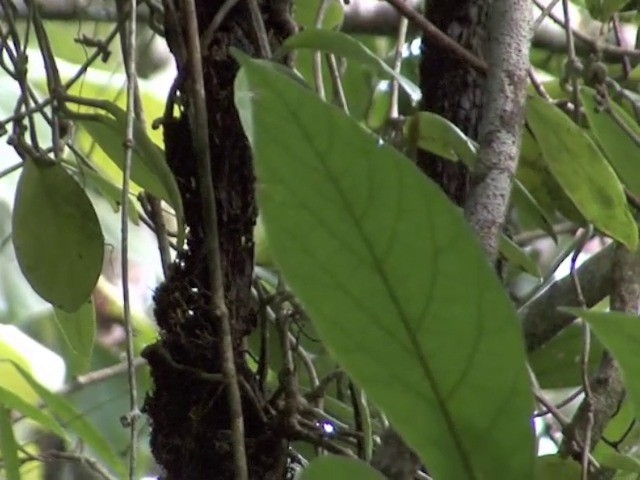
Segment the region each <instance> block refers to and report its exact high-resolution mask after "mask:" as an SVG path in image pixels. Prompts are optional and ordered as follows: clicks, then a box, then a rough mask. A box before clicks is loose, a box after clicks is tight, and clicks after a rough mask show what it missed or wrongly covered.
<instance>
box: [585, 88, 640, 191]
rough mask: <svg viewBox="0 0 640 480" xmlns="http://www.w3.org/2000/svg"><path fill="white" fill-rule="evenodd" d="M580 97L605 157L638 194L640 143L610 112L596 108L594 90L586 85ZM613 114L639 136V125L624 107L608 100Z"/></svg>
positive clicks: (639, 186) (625, 182) (630, 188)
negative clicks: (639, 144)
mask: <svg viewBox="0 0 640 480" xmlns="http://www.w3.org/2000/svg"><path fill="white" fill-rule="evenodd" d="M580 100H581V102H582V105H583V106H584V112H585V114H586V115H587V119H588V120H589V126H590V127H591V130H592V132H593V134H594V136H595V138H596V140H597V141H598V144H599V145H600V146H601V147H602V150H603V151H604V153H605V155H606V156H607V159H608V160H609V162H610V163H611V166H613V168H614V170H615V171H616V172H617V174H618V176H619V177H620V180H621V181H622V183H624V184H625V185H626V186H627V187H628V188H629V190H630V191H631V192H632V193H633V194H635V195H640V161H638V159H639V158H640V146H638V144H636V142H634V141H633V139H632V138H631V137H630V136H629V134H628V133H627V132H625V131H624V130H623V128H622V127H621V126H620V125H618V124H617V123H616V120H615V119H614V117H613V116H612V115H611V112H608V111H605V110H602V109H601V108H599V104H598V100H597V93H596V91H595V90H593V89H591V88H588V87H581V88H580ZM609 105H610V107H611V109H612V110H613V114H614V115H615V116H616V117H617V118H618V119H619V120H620V121H622V122H623V123H624V124H625V125H626V126H627V128H628V129H629V130H630V131H631V132H632V133H633V134H634V135H635V136H636V137H638V138H640V126H638V124H637V123H636V121H635V120H633V118H631V116H630V115H629V114H628V113H627V112H625V110H624V108H622V107H621V106H620V105H618V104H617V103H615V102H609Z"/></svg>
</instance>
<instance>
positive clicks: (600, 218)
mask: <svg viewBox="0 0 640 480" xmlns="http://www.w3.org/2000/svg"><path fill="white" fill-rule="evenodd" d="M527 121H528V123H529V126H530V127H531V130H532V131H533V134H534V135H535V137H536V139H537V141H538V145H539V147H540V150H541V151H542V155H543V157H544V159H545V161H546V163H547V165H548V166H549V169H550V171H551V173H552V174H553V176H554V177H555V178H556V180H557V181H558V183H559V184H560V185H561V186H562V188H563V189H564V191H565V193H566V194H567V195H568V196H569V198H571V200H572V201H573V203H574V204H575V206H576V207H577V208H578V210H580V212H581V213H582V214H583V215H584V217H585V218H586V219H587V220H589V221H590V222H591V223H593V224H594V225H595V227H596V228H598V229H599V230H601V231H603V232H604V233H606V234H607V235H609V236H611V237H613V238H614V239H616V240H618V241H620V242H622V243H624V244H625V245H626V246H627V247H628V248H629V249H631V250H635V248H636V246H637V245H638V226H637V224H636V222H635V220H634V218H633V215H631V212H630V211H629V208H628V205H627V200H626V197H625V194H624V190H623V188H622V185H621V184H620V181H619V180H618V177H617V176H616V174H615V172H614V171H613V169H612V168H611V166H610V165H609V163H608V162H607V161H606V159H605V158H604V157H603V156H602V154H601V153H600V150H599V149H598V147H597V146H596V145H595V144H594V143H593V141H592V140H591V139H590V138H589V136H588V135H587V134H586V133H585V132H584V131H583V130H582V129H581V128H580V127H578V126H577V125H576V124H575V123H573V122H572V121H571V119H570V118H569V117H568V116H566V115H565V114H564V113H563V112H562V111H560V109H558V108H557V107H555V106H554V105H552V104H550V103H548V102H546V101H545V100H543V99H542V98H539V97H535V96H534V97H530V98H529V101H528V103H527Z"/></svg>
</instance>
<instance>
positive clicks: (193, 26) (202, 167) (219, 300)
mask: <svg viewBox="0 0 640 480" xmlns="http://www.w3.org/2000/svg"><path fill="white" fill-rule="evenodd" d="M183 9H184V13H185V22H186V33H187V47H188V48H187V55H188V63H189V71H190V73H191V81H190V82H189V87H190V90H191V92H190V97H191V100H190V102H189V115H190V117H191V125H192V135H193V144H194V150H195V153H196V157H197V158H196V161H197V171H198V176H199V178H200V181H199V182H198V183H199V186H200V197H201V204H202V209H203V223H204V234H205V238H204V245H205V251H206V258H207V265H208V270H209V275H208V276H209V285H208V287H209V290H210V291H211V296H212V298H211V313H212V316H213V319H215V320H216V321H217V322H218V323H219V325H220V339H221V348H220V350H221V355H222V358H221V360H222V373H223V375H224V377H225V380H226V383H227V388H226V391H227V400H228V403H229V416H230V423H231V432H232V438H233V440H232V441H233V444H232V448H233V463H234V466H235V478H236V479H237V480H248V478H249V472H248V466H247V455H246V448H245V439H244V419H243V414H242V400H241V397H240V387H239V385H238V374H237V371H236V365H235V361H234V356H233V344H232V340H231V325H230V322H229V310H228V309H227V305H226V303H225V298H224V276H223V272H222V261H221V258H220V235H219V232H218V214H217V208H216V197H215V191H214V187H213V180H212V172H211V153H210V146H209V125H208V118H207V107H206V105H207V104H206V95H205V89H204V78H203V74H202V53H201V50H200V39H199V37H198V20H197V15H196V6H195V1H194V0H183Z"/></svg>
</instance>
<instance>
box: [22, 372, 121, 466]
mask: <svg viewBox="0 0 640 480" xmlns="http://www.w3.org/2000/svg"><path fill="white" fill-rule="evenodd" d="M13 366H14V367H15V368H16V370H17V371H18V372H19V373H20V374H21V375H22V378H24V379H25V381H26V382H27V383H28V384H29V385H30V386H31V388H33V390H35V392H36V393H37V394H38V395H39V396H40V398H41V399H42V401H43V402H44V404H45V405H46V407H47V408H48V409H49V410H50V411H51V413H52V414H53V415H55V416H56V417H57V418H58V420H59V421H60V423H61V424H63V425H65V428H66V429H67V430H69V431H71V432H73V433H75V434H76V435H78V437H80V438H81V439H82V441H83V442H84V443H85V444H86V445H87V446H88V447H90V448H91V449H92V450H93V451H94V452H95V453H96V454H97V455H98V456H99V457H100V458H101V459H102V460H103V461H104V462H105V464H106V465H108V466H109V468H111V469H112V470H113V471H114V472H116V473H118V477H119V478H124V475H125V472H126V469H125V466H124V463H123V460H122V459H121V458H120V456H119V455H118V454H117V453H116V452H115V451H114V450H113V449H112V448H111V446H110V445H109V443H108V442H107V441H106V439H105V438H104V436H103V435H102V433H101V432H100V431H98V430H97V429H96V428H95V427H94V426H93V425H92V424H91V422H89V421H88V420H87V418H86V417H85V416H84V415H83V414H82V413H81V412H79V411H78V410H77V409H76V408H74V407H73V405H71V404H70V403H69V402H68V401H67V399H66V398H64V397H63V396H61V395H57V394H55V393H53V392H50V391H49V390H48V389H46V388H45V387H43V386H42V385H41V384H40V383H38V382H37V381H36V380H35V379H34V378H33V377H32V376H31V375H30V374H29V373H28V372H27V371H26V370H25V369H23V368H22V367H21V366H20V365H18V364H16V363H14V364H13Z"/></svg>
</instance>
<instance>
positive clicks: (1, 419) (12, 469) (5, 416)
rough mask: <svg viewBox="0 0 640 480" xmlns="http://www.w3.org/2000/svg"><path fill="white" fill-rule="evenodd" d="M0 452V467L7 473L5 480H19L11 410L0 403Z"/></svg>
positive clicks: (18, 465) (16, 445)
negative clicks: (0, 455) (0, 454)
mask: <svg viewBox="0 0 640 480" xmlns="http://www.w3.org/2000/svg"><path fill="white" fill-rule="evenodd" d="M0 453H2V468H3V470H4V472H5V473H6V475H7V480H20V462H19V460H18V444H17V443H16V438H15V436H14V434H13V426H12V425H11V411H10V410H9V409H7V408H6V407H5V406H4V405H2V404H0Z"/></svg>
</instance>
